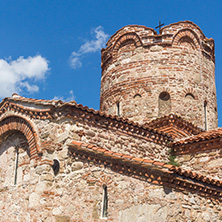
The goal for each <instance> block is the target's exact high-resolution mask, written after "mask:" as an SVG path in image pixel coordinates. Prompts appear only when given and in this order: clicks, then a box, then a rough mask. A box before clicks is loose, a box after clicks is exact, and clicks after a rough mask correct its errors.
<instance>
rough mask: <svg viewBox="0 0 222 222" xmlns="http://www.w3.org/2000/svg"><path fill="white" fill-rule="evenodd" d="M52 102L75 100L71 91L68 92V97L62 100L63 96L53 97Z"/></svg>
mask: <svg viewBox="0 0 222 222" xmlns="http://www.w3.org/2000/svg"><path fill="white" fill-rule="evenodd" d="M53 100H62V101H63V102H70V101H73V100H75V96H74V93H73V91H72V90H70V91H69V96H68V97H67V98H64V97H63V96H54V98H53Z"/></svg>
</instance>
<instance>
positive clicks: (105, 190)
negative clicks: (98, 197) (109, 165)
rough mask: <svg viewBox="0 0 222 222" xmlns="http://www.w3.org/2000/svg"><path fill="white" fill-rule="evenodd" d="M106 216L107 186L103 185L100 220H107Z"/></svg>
mask: <svg viewBox="0 0 222 222" xmlns="http://www.w3.org/2000/svg"><path fill="white" fill-rule="evenodd" d="M107 215H108V192H107V186H106V185H103V200H102V211H101V218H107Z"/></svg>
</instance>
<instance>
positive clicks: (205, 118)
mask: <svg viewBox="0 0 222 222" xmlns="http://www.w3.org/2000/svg"><path fill="white" fill-rule="evenodd" d="M204 123H205V130H207V101H205V102H204Z"/></svg>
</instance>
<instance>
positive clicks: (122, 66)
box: [100, 21, 218, 130]
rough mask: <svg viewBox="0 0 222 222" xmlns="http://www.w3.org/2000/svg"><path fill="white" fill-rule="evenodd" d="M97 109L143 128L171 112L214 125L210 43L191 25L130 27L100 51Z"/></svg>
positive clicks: (213, 72) (213, 77) (208, 125)
mask: <svg viewBox="0 0 222 222" xmlns="http://www.w3.org/2000/svg"><path fill="white" fill-rule="evenodd" d="M101 65H102V78H101V94H100V110H101V111H105V112H108V113H109V114H111V115H117V116H120V117H126V118H128V119H130V120H133V121H136V122H139V123H141V124H145V123H146V122H149V121H151V120H152V119H154V118H158V117H161V116H164V115H168V114H169V113H175V114H177V115H179V116H181V117H183V118H184V119H185V120H188V121H191V122H192V123H194V124H195V125H197V126H199V127H201V128H203V129H207V130H209V129H212V128H216V127H217V122H218V121H217V100H216V88H215V57H214V40H213V39H211V38H210V39H208V38H206V37H205V35H204V34H203V32H202V31H201V29H200V28H199V27H198V26H197V25H195V24H194V23H192V22H190V21H184V22H177V23H173V24H170V25H168V26H165V27H163V28H162V29H161V30H160V34H157V33H156V31H154V30H153V29H151V28H147V27H145V26H139V25H129V26H126V27H123V28H122V29H120V30H118V31H117V32H116V33H115V34H114V35H113V36H111V38H110V39H109V40H108V42H107V47H106V48H105V49H102V64H101Z"/></svg>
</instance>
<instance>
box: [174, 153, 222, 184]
mask: <svg viewBox="0 0 222 222" xmlns="http://www.w3.org/2000/svg"><path fill="white" fill-rule="evenodd" d="M176 161H177V162H178V163H179V164H180V165H181V166H182V167H183V169H186V170H192V171H194V172H198V173H200V174H202V175H204V176H210V177H211V178H214V179H220V180H221V179H222V150H221V149H211V150H208V151H199V152H196V153H187V154H184V155H178V156H177V158H176Z"/></svg>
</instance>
